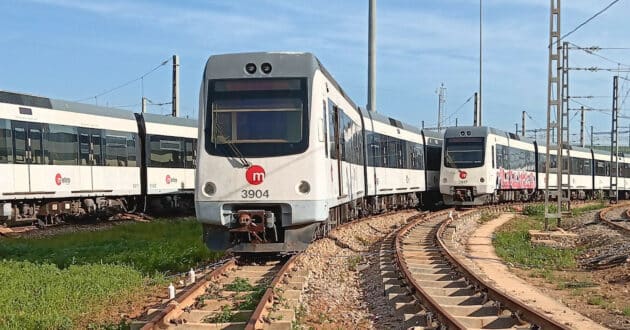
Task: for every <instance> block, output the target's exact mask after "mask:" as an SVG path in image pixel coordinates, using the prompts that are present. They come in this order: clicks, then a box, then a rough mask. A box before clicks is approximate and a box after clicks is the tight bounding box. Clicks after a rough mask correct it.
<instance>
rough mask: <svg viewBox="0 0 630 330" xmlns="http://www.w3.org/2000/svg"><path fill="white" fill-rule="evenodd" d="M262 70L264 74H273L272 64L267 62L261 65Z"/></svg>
mask: <svg viewBox="0 0 630 330" xmlns="http://www.w3.org/2000/svg"><path fill="white" fill-rule="evenodd" d="M260 70H261V71H262V72H263V73H264V74H268V73H269V72H271V64H269V63H267V62H265V63H263V64H261V65H260Z"/></svg>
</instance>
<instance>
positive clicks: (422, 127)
mask: <svg viewBox="0 0 630 330" xmlns="http://www.w3.org/2000/svg"><path fill="white" fill-rule="evenodd" d="M422 129H424V120H423V121H422Z"/></svg>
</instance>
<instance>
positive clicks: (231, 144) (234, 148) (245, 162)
mask: <svg viewBox="0 0 630 330" xmlns="http://www.w3.org/2000/svg"><path fill="white" fill-rule="evenodd" d="M214 123H215V124H214V127H215V128H216V132H217V135H220V136H222V137H224V138H225V144H227V146H228V147H229V148H230V150H232V152H233V153H234V156H235V158H237V159H238V160H239V162H240V163H241V165H243V167H250V166H251V165H252V163H250V162H249V161H248V160H247V159H246V158H245V156H244V155H243V153H242V152H241V151H240V150H239V149H238V147H237V146H236V144H235V143H234V142H232V139H231V138H227V136H225V134H223V130H222V129H221V125H220V124H219V123H218V122H217V121H214ZM213 140H214V146H215V148H216V146H217V136H216V135H215V136H214V137H213Z"/></svg>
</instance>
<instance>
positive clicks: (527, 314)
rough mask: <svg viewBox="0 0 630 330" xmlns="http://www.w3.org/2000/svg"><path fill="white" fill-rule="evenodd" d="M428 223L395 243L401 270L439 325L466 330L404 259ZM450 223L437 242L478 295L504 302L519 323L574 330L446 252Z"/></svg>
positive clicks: (401, 233) (493, 209)
mask: <svg viewBox="0 0 630 330" xmlns="http://www.w3.org/2000/svg"><path fill="white" fill-rule="evenodd" d="M519 205H522V204H502V205H497V206H488V207H481V208H477V209H474V210H469V211H465V212H462V213H460V214H459V215H458V218H461V217H466V216H475V215H478V214H480V213H481V212H483V211H490V212H493V213H496V212H502V211H506V210H508V209H510V208H511V207H513V206H519ZM449 210H451V209H447V210H443V211H439V212H436V213H433V214H431V215H430V217H438V216H445V215H446V214H448V211H449ZM426 219H427V217H417V218H416V219H414V220H413V221H411V222H410V223H408V224H407V225H406V226H405V227H403V228H402V229H401V230H400V231H399V232H398V234H397V235H396V240H395V248H396V262H397V264H398V266H399V268H400V269H401V271H402V273H403V276H404V277H405V279H406V281H407V282H408V283H409V286H410V289H411V290H413V292H412V293H413V294H414V296H415V297H416V298H418V300H419V301H420V302H421V303H422V305H424V307H426V308H427V309H428V310H429V311H430V312H432V313H433V315H435V317H436V318H437V320H438V322H440V324H441V325H442V326H445V327H446V328H448V329H465V328H466V327H465V326H464V325H463V324H462V323H461V322H459V321H458V320H457V319H456V318H455V317H453V316H452V315H450V313H448V312H447V311H445V310H444V308H442V306H440V304H439V303H437V301H435V300H434V299H433V298H432V297H431V295H429V294H428V293H427V292H426V291H425V290H423V288H422V287H421V286H420V285H418V283H417V281H416V280H415V279H414V277H413V276H412V274H411V272H410V271H409V269H408V268H407V266H406V262H405V261H404V257H403V256H402V238H403V237H404V236H406V235H407V234H408V233H409V232H410V231H411V230H412V229H413V228H414V227H416V226H417V225H419V224H420V223H421V222H423V220H426ZM450 223H451V221H450V219H448V218H447V219H445V220H444V221H442V224H441V225H440V227H439V229H438V230H437V233H436V239H437V242H438V244H439V247H440V250H441V252H442V255H444V256H445V258H446V259H448V260H449V262H450V263H451V265H453V266H454V267H456V268H457V270H458V271H459V272H460V273H461V274H462V275H464V277H466V278H467V279H468V281H469V282H471V283H472V285H473V287H474V288H475V289H476V290H477V291H481V292H484V293H485V294H487V296H488V297H489V298H490V299H492V300H495V301H498V302H500V303H501V304H502V305H503V306H505V307H507V308H508V309H509V310H511V311H512V312H513V313H514V315H515V316H516V317H517V318H518V319H519V320H520V319H523V320H526V321H528V322H530V323H532V324H535V325H538V326H539V327H542V328H544V329H570V328H569V327H567V326H566V325H564V324H561V323H559V322H557V321H555V320H552V319H550V318H549V317H547V316H545V315H544V314H542V313H540V312H538V311H537V310H535V309H533V308H531V307H529V306H527V305H525V304H524V303H522V302H521V301H519V300H517V299H515V298H511V297H509V296H507V295H506V294H504V293H503V292H500V291H498V290H496V289H494V288H493V287H492V285H491V284H489V283H488V282H486V281H484V280H483V279H481V278H480V277H479V276H477V275H476V274H475V273H474V272H473V271H472V270H471V269H469V268H468V267H467V266H466V265H463V264H461V263H460V262H459V260H458V259H457V258H456V257H455V256H454V255H453V254H452V253H451V252H450V251H449V250H448V249H447V248H446V245H445V244H444V242H443V240H442V238H441V236H442V234H443V232H444V230H445V229H446V227H447V226H448V225H449V224H450Z"/></svg>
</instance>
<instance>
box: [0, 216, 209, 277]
mask: <svg viewBox="0 0 630 330" xmlns="http://www.w3.org/2000/svg"><path fill="white" fill-rule="evenodd" d="M201 234H202V233H201V226H200V225H199V223H198V222H196V221H194V219H191V218H186V219H183V220H182V219H178V220H167V219H161V220H156V221H153V222H149V223H138V222H134V223H123V224H120V225H117V226H114V227H112V228H109V229H106V230H98V231H81V232H74V233H67V234H61V235H56V236H50V237H45V238H36V239H34V238H3V239H0V259H11V260H26V261H31V262H34V263H51V264H54V265H57V266H58V267H59V268H66V267H68V266H70V265H86V264H95V263H98V264H116V265H127V266H131V267H132V268H133V269H136V270H138V271H140V272H142V273H143V274H146V275H153V274H154V273H171V272H183V271H186V270H189V269H190V268H191V267H194V266H196V265H198V264H200V263H203V262H206V261H209V260H210V261H211V260H215V259H218V258H219V257H220V255H219V254H217V253H214V252H211V251H209V250H208V249H207V248H206V247H205V245H204V244H203V242H202V241H201Z"/></svg>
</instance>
